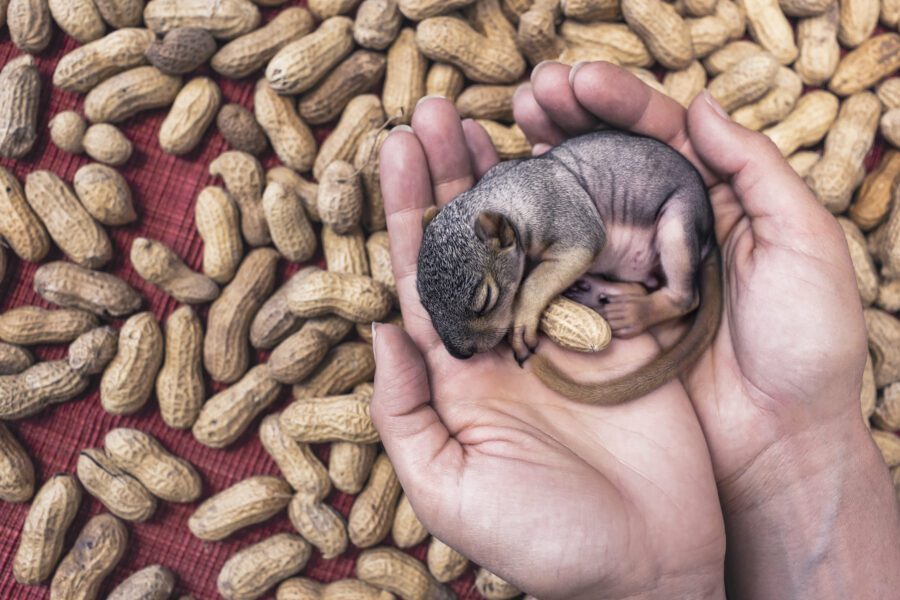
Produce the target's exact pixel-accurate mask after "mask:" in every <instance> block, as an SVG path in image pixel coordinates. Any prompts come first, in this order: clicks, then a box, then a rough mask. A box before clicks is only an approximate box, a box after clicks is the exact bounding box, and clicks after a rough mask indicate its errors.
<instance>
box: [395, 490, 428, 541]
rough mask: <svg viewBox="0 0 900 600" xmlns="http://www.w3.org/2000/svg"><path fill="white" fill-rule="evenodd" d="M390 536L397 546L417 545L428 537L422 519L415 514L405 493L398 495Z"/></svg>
mask: <svg viewBox="0 0 900 600" xmlns="http://www.w3.org/2000/svg"><path fill="white" fill-rule="evenodd" d="M391 537H392V538H393V539H394V543H395V544H397V546H398V547H399V548H412V547H413V546H418V545H419V544H421V543H422V542H424V541H425V538H427V537H428V530H427V529H425V526H424V525H422V521H420V520H419V517H417V516H416V513H415V512H414V511H413V508H412V504H410V503H409V498H408V497H407V496H406V494H403V495H402V496H401V497H400V502H399V503H398V504H397V510H396V511H395V512H394V524H393V526H392V527H391Z"/></svg>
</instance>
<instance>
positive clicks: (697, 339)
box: [531, 247, 723, 406]
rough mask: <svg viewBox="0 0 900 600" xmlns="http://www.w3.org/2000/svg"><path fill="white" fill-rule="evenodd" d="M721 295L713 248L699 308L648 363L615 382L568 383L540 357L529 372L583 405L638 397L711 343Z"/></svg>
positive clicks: (705, 264)
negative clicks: (687, 325)
mask: <svg viewBox="0 0 900 600" xmlns="http://www.w3.org/2000/svg"><path fill="white" fill-rule="evenodd" d="M722 295H723V294H722V257H721V254H720V251H719V249H718V247H716V248H715V249H714V250H713V251H711V252H710V253H709V254H708V255H707V257H706V259H705V260H704V261H703V265H702V272H701V276H700V306H699V308H698V309H697V313H696V316H695V317H694V322H693V323H692V324H691V328H690V329H689V330H688V331H687V332H685V334H684V335H682V336H681V338H680V339H679V340H678V341H677V342H675V344H674V345H672V346H671V347H670V348H668V349H666V350H664V351H663V352H662V353H661V354H660V355H659V356H657V357H656V358H654V359H653V360H652V361H650V362H649V363H648V364H646V365H644V366H643V367H641V368H639V369H638V370H637V371H635V372H634V373H630V374H628V375H624V376H622V377H619V378H618V379H613V380H612V381H606V382H602V383H593V384H582V383H577V382H574V381H572V380H571V379H569V377H568V376H566V375H564V374H563V373H562V372H560V370H559V369H557V368H556V366H555V365H554V364H553V363H551V362H550V361H549V360H547V359H546V358H544V357H543V356H540V355H533V356H532V357H531V362H532V370H533V371H534V373H535V374H536V375H537V376H538V378H540V380H541V381H542V382H544V384H545V385H546V386H547V387H549V388H550V389H552V390H554V391H556V392H559V393H560V394H562V395H563V396H566V397H567V398H569V399H571V400H575V401H576V402H581V403H583V404H595V405H600V406H613V405H616V404H622V403H624V402H628V401H630V400H634V399H635V398H640V397H641V396H644V395H646V394H648V393H650V392H652V391H653V390H655V389H656V388H658V387H660V386H661V385H663V384H664V383H666V382H667V381H669V380H670V379H673V378H675V377H677V376H678V375H679V374H680V373H681V372H682V371H683V370H684V369H685V368H686V367H688V366H689V365H690V364H692V363H693V362H694V361H696V360H697V359H698V358H699V357H700V355H701V354H702V353H703V351H704V350H706V348H707V347H708V346H709V344H710V343H712V340H713V338H714V337H715V335H716V332H717V331H718V329H719V321H720V320H721V318H722V303H723V299H722Z"/></svg>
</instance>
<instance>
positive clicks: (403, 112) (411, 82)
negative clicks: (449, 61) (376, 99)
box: [381, 27, 428, 123]
mask: <svg viewBox="0 0 900 600" xmlns="http://www.w3.org/2000/svg"><path fill="white" fill-rule="evenodd" d="M415 38H416V33H415V31H414V30H413V29H412V28H410V27H407V28H405V29H403V30H402V31H401V32H400V35H398V36H397V39H396V40H395V41H394V43H393V44H392V45H391V48H390V50H388V53H387V70H386V71H385V77H384V85H383V88H382V93H381V99H382V103H383V104H384V111H385V112H386V113H387V114H388V116H389V117H390V118H391V119H392V120H393V121H394V122H397V123H409V122H410V120H411V119H412V113H413V109H415V106H416V103H417V102H418V101H419V99H420V98H422V96H424V95H425V77H426V75H427V71H428V60H427V59H426V58H425V56H424V55H423V54H422V53H421V52H420V51H419V49H418V47H417V46H416V39H415Z"/></svg>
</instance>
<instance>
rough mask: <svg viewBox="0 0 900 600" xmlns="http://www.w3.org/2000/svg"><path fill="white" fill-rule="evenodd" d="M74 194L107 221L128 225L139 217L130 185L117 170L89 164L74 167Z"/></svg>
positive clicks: (96, 216)
mask: <svg viewBox="0 0 900 600" xmlns="http://www.w3.org/2000/svg"><path fill="white" fill-rule="evenodd" d="M72 185H73V187H74V188H75V194H76V195H77V196H78V199H79V200H81V204H83V205H84V208H85V210H87V211H88V212H89V213H90V215H91V216H92V217H94V219H96V220H97V221H99V222H101V223H103V224H104V225H127V224H128V223H133V222H134V221H136V220H137V213H136V212H135V210H134V203H133V202H132V200H131V188H129V187H128V182H126V181H125V178H124V177H122V176H121V175H120V174H119V172H118V171H116V170H115V169H111V168H109V167H107V166H105V165H100V164H96V163H93V164H87V165H84V166H83V167H81V168H80V169H78V170H77V171H75V179H74V180H73V181H72Z"/></svg>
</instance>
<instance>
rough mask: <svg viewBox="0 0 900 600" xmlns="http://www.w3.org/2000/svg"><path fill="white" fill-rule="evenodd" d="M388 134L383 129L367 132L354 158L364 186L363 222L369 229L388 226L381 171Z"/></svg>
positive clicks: (377, 229) (375, 229) (373, 229)
mask: <svg viewBox="0 0 900 600" xmlns="http://www.w3.org/2000/svg"><path fill="white" fill-rule="evenodd" d="M387 136H388V133H387V132H386V131H384V130H383V129H378V130H375V131H370V132H369V133H367V134H365V135H364V136H363V137H362V139H361V140H360V141H359V146H357V148H356V156H355V157H354V159H353V166H354V167H355V168H356V170H357V171H358V172H359V180H360V182H361V183H362V188H363V214H362V224H363V227H365V228H366V230H367V231H379V230H381V229H385V228H386V227H387V222H386V220H385V216H384V198H382V196H381V174H380V172H379V165H380V158H379V155H380V153H381V145H382V144H383V143H384V140H386V139H387Z"/></svg>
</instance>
